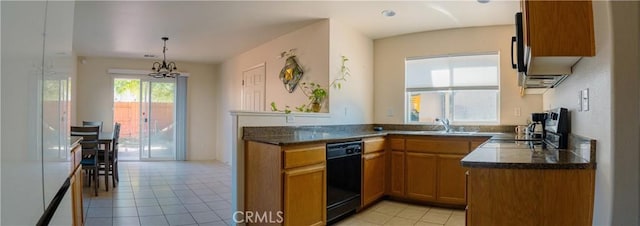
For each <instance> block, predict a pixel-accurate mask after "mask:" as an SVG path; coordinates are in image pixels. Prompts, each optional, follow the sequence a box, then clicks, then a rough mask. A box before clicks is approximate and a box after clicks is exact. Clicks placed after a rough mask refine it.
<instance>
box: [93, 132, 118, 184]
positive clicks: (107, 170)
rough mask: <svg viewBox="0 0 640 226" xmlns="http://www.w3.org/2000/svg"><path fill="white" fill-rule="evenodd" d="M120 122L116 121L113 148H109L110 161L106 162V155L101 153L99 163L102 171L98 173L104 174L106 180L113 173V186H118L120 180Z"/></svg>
mask: <svg viewBox="0 0 640 226" xmlns="http://www.w3.org/2000/svg"><path fill="white" fill-rule="evenodd" d="M120 127H121V124H120V123H116V124H115V126H114V127H113V141H112V144H111V150H109V162H106V161H105V159H104V155H103V154H102V153H101V154H100V155H98V164H99V168H100V171H99V172H98V175H102V176H104V179H105V180H108V178H109V175H111V182H112V184H113V187H114V188H115V187H116V182H119V181H120V178H119V177H118V140H119V139H118V138H120Z"/></svg>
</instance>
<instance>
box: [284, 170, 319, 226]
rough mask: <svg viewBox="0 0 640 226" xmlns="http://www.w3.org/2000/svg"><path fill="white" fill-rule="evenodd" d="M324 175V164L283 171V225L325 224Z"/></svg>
mask: <svg viewBox="0 0 640 226" xmlns="http://www.w3.org/2000/svg"><path fill="white" fill-rule="evenodd" d="M326 177H327V176H326V166H325V164H321V165H313V166H306V167H299V168H293V169H289V170H285V171H284V225H291V226H298V225H305V226H306V225H325V219H326V211H327V209H326V208H327V207H326V202H327V201H326V186H327V185H326ZM274 191H275V188H274Z"/></svg>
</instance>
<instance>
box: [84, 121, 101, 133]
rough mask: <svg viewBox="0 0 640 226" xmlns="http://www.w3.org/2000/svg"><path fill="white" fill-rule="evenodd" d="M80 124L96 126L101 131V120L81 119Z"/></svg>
mask: <svg viewBox="0 0 640 226" xmlns="http://www.w3.org/2000/svg"><path fill="white" fill-rule="evenodd" d="M82 126H98V127H100V132H102V131H103V130H102V121H82Z"/></svg>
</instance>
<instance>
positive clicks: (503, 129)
mask: <svg viewBox="0 0 640 226" xmlns="http://www.w3.org/2000/svg"><path fill="white" fill-rule="evenodd" d="M374 126H381V127H382V128H383V129H384V130H405V131H406V130H408V131H413V130H426V131H434V130H435V131H439V130H444V127H443V126H442V125H418V124H374ZM451 129H452V130H453V131H465V132H496V133H514V132H515V129H516V126H511V125H498V126H485V125H482V126H478V125H466V126H465V125H451Z"/></svg>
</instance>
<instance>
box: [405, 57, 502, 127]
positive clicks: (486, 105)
mask: <svg viewBox="0 0 640 226" xmlns="http://www.w3.org/2000/svg"><path fill="white" fill-rule="evenodd" d="M499 60H500V59H499V56H498V54H497V53H493V54H482V55H468V56H444V57H432V58H410V59H407V60H406V62H405V71H406V75H405V81H406V84H405V87H406V101H407V116H406V122H408V123H430V124H433V123H434V122H435V119H436V118H448V119H449V120H450V121H451V123H455V124H498V123H499V119H498V118H499V115H498V109H499V107H500V106H499V92H500V91H499V83H500V79H499V75H498V65H499Z"/></svg>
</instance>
